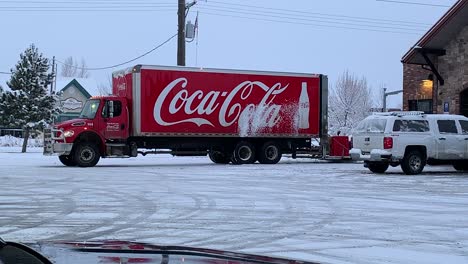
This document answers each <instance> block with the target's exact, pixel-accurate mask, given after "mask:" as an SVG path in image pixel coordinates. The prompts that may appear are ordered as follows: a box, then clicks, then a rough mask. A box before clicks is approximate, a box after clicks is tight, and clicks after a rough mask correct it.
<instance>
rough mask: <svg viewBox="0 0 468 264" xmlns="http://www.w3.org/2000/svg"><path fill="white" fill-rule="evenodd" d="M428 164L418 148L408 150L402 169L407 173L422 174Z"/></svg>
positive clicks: (402, 162)
mask: <svg viewBox="0 0 468 264" xmlns="http://www.w3.org/2000/svg"><path fill="white" fill-rule="evenodd" d="M424 166H426V160H425V159H424V158H423V155H422V154H421V152H420V151H418V150H411V151H408V152H407V153H406V154H405V156H404V157H403V160H402V161H401V169H402V170H403V172H404V173H405V174H407V175H415V174H420V173H421V172H422V170H423V169H424Z"/></svg>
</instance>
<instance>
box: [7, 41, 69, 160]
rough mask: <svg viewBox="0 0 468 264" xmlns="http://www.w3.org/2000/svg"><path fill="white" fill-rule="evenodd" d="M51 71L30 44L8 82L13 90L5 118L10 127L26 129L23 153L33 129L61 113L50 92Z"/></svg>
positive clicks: (47, 63)
mask: <svg viewBox="0 0 468 264" xmlns="http://www.w3.org/2000/svg"><path fill="white" fill-rule="evenodd" d="M48 71H49V60H48V59H47V58H45V57H43V55H42V53H39V51H38V49H37V48H36V47H35V45H34V44H31V46H30V47H29V48H27V49H26V50H25V51H24V52H23V53H22V54H20V60H19V61H18V63H17V64H16V66H15V68H14V69H12V70H11V73H12V75H11V78H10V81H8V82H7V85H8V87H10V89H11V91H7V92H5V93H4V95H5V102H4V104H5V105H6V106H7V107H8V113H7V115H6V118H7V119H8V121H9V122H10V126H16V127H22V128H23V129H24V135H23V137H24V142H23V149H22V152H26V147H27V144H28V142H27V141H28V138H29V133H30V130H31V129H33V128H41V127H43V126H44V124H46V123H50V122H51V121H52V119H53V117H54V116H55V115H56V114H58V113H59V111H60V110H59V104H58V100H57V96H56V95H55V94H50V93H49V92H48V89H47V87H48V86H49V84H50V83H51V81H52V74H51V73H49V72H48Z"/></svg>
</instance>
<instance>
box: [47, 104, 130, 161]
mask: <svg viewBox="0 0 468 264" xmlns="http://www.w3.org/2000/svg"><path fill="white" fill-rule="evenodd" d="M129 124H130V122H129V111H128V104H127V100H126V98H122V97H116V96H99V97H91V98H90V99H88V101H86V103H85V105H84V107H83V110H82V111H81V113H80V115H79V117H78V118H76V119H72V120H68V121H65V122H61V123H58V124H56V125H54V126H53V127H52V128H49V129H46V130H44V154H45V155H59V159H60V161H61V162H62V163H63V164H64V165H67V166H76V165H78V166H81V167H88V166H94V165H96V164H97V162H98V161H99V159H100V157H111V156H136V150H135V152H134V153H133V155H131V154H132V153H131V151H130V149H129V147H128V144H127V139H128V136H129V127H130V126H129Z"/></svg>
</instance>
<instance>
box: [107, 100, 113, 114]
mask: <svg viewBox="0 0 468 264" xmlns="http://www.w3.org/2000/svg"><path fill="white" fill-rule="evenodd" d="M108 106H109V111H108V113H109V118H113V117H114V101H108Z"/></svg>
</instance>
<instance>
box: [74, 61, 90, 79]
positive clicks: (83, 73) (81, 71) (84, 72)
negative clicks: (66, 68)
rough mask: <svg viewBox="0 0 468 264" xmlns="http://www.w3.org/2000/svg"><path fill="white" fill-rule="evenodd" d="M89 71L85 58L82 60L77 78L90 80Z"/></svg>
mask: <svg viewBox="0 0 468 264" xmlns="http://www.w3.org/2000/svg"><path fill="white" fill-rule="evenodd" d="M89 75H90V73H89V71H88V70H87V67H86V61H85V59H84V58H81V64H80V67H79V69H78V73H77V76H76V77H78V78H89Z"/></svg>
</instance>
